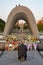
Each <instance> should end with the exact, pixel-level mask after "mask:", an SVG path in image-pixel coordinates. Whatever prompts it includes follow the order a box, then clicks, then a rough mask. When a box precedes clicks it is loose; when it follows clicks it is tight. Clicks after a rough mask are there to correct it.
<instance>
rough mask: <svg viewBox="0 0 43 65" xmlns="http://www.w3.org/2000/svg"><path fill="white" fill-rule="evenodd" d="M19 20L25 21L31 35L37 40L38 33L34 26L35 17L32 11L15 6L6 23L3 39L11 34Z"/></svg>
mask: <svg viewBox="0 0 43 65" xmlns="http://www.w3.org/2000/svg"><path fill="white" fill-rule="evenodd" d="M20 19H23V20H25V21H26V22H27V24H28V26H29V27H30V30H31V32H32V34H33V35H34V36H35V37H36V38H39V31H38V28H37V25H36V20H35V17H34V15H33V13H32V11H31V10H30V9H29V8H27V7H25V6H16V7H15V8H13V9H12V11H11V12H10V14H9V16H8V18H7V21H6V25H5V29H4V33H3V37H4V38H5V37H6V36H7V34H8V35H9V34H10V33H11V31H12V29H13V27H14V25H15V23H16V22H17V21H18V20H20Z"/></svg>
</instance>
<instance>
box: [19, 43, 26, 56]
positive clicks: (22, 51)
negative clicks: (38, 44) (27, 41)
mask: <svg viewBox="0 0 43 65" xmlns="http://www.w3.org/2000/svg"><path fill="white" fill-rule="evenodd" d="M26 51H27V47H26V45H24V44H21V45H19V46H18V56H27V53H26Z"/></svg>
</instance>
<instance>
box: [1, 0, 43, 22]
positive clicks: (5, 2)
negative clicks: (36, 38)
mask: <svg viewBox="0 0 43 65" xmlns="http://www.w3.org/2000/svg"><path fill="white" fill-rule="evenodd" d="M18 4H20V5H24V6H27V7H28V8H29V9H31V11H32V12H33V14H34V16H35V19H36V20H38V19H40V18H41V17H43V0H0V18H2V19H3V20H5V21H6V20H7V17H8V15H9V13H10V11H11V10H12V9H13V8H14V7H15V6H16V5H18Z"/></svg>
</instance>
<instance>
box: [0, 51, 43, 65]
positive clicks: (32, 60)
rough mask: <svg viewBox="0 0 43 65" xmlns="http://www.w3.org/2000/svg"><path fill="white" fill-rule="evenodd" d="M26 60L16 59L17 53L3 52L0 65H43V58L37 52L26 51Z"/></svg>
mask: <svg viewBox="0 0 43 65" xmlns="http://www.w3.org/2000/svg"><path fill="white" fill-rule="evenodd" d="M27 55H28V57H27V60H26V61H23V62H22V61H20V60H18V59H17V51H5V52H4V54H3V55H2V56H1V57H0V65H43V58H42V57H41V56H40V55H39V53H38V52H37V51H28V52H27Z"/></svg>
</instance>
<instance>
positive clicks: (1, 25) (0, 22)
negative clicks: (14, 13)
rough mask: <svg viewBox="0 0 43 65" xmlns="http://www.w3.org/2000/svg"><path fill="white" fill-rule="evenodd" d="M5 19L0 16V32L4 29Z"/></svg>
mask: <svg viewBox="0 0 43 65" xmlns="http://www.w3.org/2000/svg"><path fill="white" fill-rule="evenodd" d="M4 27H5V21H4V20H2V19H1V18H0V32H2V31H4Z"/></svg>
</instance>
